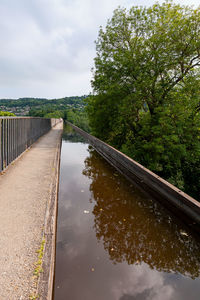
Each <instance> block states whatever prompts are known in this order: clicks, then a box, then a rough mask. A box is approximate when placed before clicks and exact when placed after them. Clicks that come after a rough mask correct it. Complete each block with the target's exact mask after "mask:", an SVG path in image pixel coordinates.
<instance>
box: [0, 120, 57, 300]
mask: <svg viewBox="0 0 200 300" xmlns="http://www.w3.org/2000/svg"><path fill="white" fill-rule="evenodd" d="M61 133H62V123H59V124H58V125H57V126H56V127H54V128H53V129H52V130H51V131H50V132H49V133H47V134H46V135H45V136H43V137H41V138H40V139H39V140H38V141H37V142H36V143H35V144H34V145H33V146H32V147H31V148H30V149H29V150H27V151H26V152H25V153H24V154H23V155H22V156H21V157H20V158H19V159H18V160H16V161H15V162H14V163H13V164H12V165H10V166H9V168H8V169H7V170H6V171H5V172H4V173H3V174H2V175H0V300H4V299H5V300H15V299H16V300H23V299H25V300H28V299H30V296H31V295H34V293H35V292H36V290H35V286H36V278H35V277H34V276H33V273H34V269H35V263H36V262H37V261H38V253H37V250H38V249H39V248H40V247H41V243H42V236H43V233H44V230H45V222H46V219H47V215H48V210H49V205H50V204H49V202H50V199H51V197H52V187H53V186H55V181H57V175H56V170H58V161H59V160H58V156H59V155H58V152H59V148H60V141H61Z"/></svg>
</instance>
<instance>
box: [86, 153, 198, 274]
mask: <svg viewBox="0 0 200 300" xmlns="http://www.w3.org/2000/svg"><path fill="white" fill-rule="evenodd" d="M83 174H84V175H85V176H87V177H89V178H90V179H91V180H92V183H91V185H90V191H91V201H95V205H94V209H93V214H94V216H95V219H94V228H95V231H96V236H97V239H98V240H100V239H102V241H103V244H104V248H105V250H106V251H107V252H108V253H109V257H110V259H111V260H112V261H113V263H121V262H123V261H126V262H127V263H128V264H140V263H142V262H145V263H147V264H148V265H149V266H150V267H151V268H152V269H157V270H158V271H165V272H172V273H181V274H182V275H186V276H189V277H191V278H196V277H198V276H199V270H200V255H199V254H200V243H199V241H198V240H197V239H196V238H195V237H193V236H192V235H191V234H190V233H189V231H186V230H187V229H184V228H183V225H182V224H181V223H179V222H178V220H176V218H174V217H172V216H170V215H169V214H168V212H167V211H166V210H165V208H163V207H162V206H161V205H160V204H159V203H157V202H156V201H155V202H154V201H153V200H152V199H150V198H148V197H147V196H144V195H143V194H142V193H141V192H140V191H138V189H137V188H135V187H134V186H132V185H131V183H129V182H127V180H126V179H125V178H124V177H123V176H121V175H120V174H119V173H117V172H116V171H115V169H114V168H112V167H111V166H109V165H108V164H107V163H105V160H104V159H103V158H102V157H101V156H100V155H99V154H98V153H97V152H96V151H94V150H93V149H92V148H91V147H89V157H87V158H86V160H85V169H84V170H83Z"/></svg>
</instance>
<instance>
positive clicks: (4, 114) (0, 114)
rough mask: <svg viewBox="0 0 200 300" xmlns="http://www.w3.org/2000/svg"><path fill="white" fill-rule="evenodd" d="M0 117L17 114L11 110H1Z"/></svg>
mask: <svg viewBox="0 0 200 300" xmlns="http://www.w3.org/2000/svg"><path fill="white" fill-rule="evenodd" d="M0 117H15V114H13V113H11V112H9V111H0Z"/></svg>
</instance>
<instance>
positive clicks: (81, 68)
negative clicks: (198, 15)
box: [0, 0, 200, 98]
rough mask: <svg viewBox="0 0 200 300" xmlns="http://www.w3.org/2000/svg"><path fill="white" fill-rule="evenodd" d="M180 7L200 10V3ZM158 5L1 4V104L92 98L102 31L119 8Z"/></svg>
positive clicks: (59, 0)
mask: <svg viewBox="0 0 200 300" xmlns="http://www.w3.org/2000/svg"><path fill="white" fill-rule="evenodd" d="M158 2H160V3H162V1H161V0H159V1H158ZM175 2H179V3H181V4H189V5H195V6H197V5H199V4H200V0H180V1H179V0H176V1H175ZM153 3H155V1H153V0H146V1H145V0H140V1H139V0H132V1H131V0H17V1H16V0H0V39H1V42H0V98H18V97H46V98H59V97H64V96H76V95H84V94H89V93H90V92H91V91H92V90H91V86H90V80H91V68H92V66H93V59H94V57H95V44H94V41H95V40H96V38H97V36H98V31H99V27H100V26H101V25H105V24H106V22H107V20H108V18H110V17H111V16H112V12H113V10H114V9H115V8H117V7H118V6H119V5H120V6H122V7H127V8H129V7H130V6H133V5H146V6H149V5H152V4H153Z"/></svg>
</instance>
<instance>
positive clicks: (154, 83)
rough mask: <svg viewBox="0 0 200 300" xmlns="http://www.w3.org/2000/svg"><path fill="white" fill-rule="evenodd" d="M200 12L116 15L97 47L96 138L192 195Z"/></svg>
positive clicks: (91, 107)
mask: <svg viewBox="0 0 200 300" xmlns="http://www.w3.org/2000/svg"><path fill="white" fill-rule="evenodd" d="M199 37H200V9H196V10H194V9H192V8H189V7H185V6H180V5H176V4H174V3H173V2H171V1H170V2H168V1H167V2H164V3H163V4H162V5H159V4H155V5H153V6H152V7H150V8H143V7H132V8H131V9H130V10H129V11H127V10H125V9H121V8H119V9H117V10H115V12H114V15H113V17H112V19H111V20H109V21H108V23H107V26H106V29H105V30H103V29H102V28H101V29H100V31H99V36H98V39H97V41H96V50H97V56H96V58H95V69H94V77H93V80H92V86H93V88H94V96H92V97H90V98H89V100H88V107H87V110H88V114H89V120H90V126H91V128H92V133H93V134H95V135H96V136H97V137H99V138H101V139H103V140H105V141H106V142H108V143H110V144H112V145H113V146H115V147H117V148H118V149H120V150H122V151H123V152H125V153H126V154H128V155H129V156H131V157H133V158H134V159H135V160H137V161H139V162H140V163H142V164H143V165H145V166H146V167H148V168H150V169H151V170H152V171H154V172H156V173H157V174H159V175H161V176H162V177H164V178H165V179H167V180H169V181H170V182H171V183H173V184H175V185H176V186H178V187H179V188H182V189H183V190H184V191H186V192H188V193H190V194H191V195H192V196H194V197H196V198H198V197H199V188H200V118H199V117H200V95H199V90H200V68H199V66H200V38H199Z"/></svg>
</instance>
